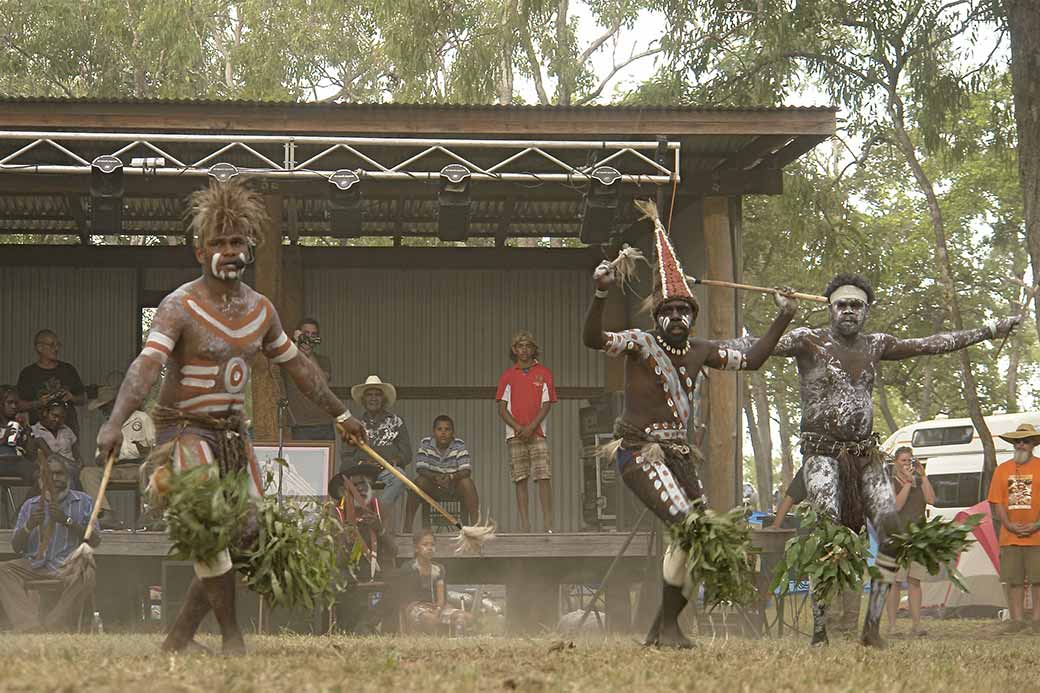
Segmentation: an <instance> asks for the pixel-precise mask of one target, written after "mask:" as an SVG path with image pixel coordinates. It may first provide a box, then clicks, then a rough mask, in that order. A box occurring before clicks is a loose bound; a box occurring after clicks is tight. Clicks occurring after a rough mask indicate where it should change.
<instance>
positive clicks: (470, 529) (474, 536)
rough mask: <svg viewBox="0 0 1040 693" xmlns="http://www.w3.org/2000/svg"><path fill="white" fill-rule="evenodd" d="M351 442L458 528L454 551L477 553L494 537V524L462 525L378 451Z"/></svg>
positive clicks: (341, 430)
mask: <svg viewBox="0 0 1040 693" xmlns="http://www.w3.org/2000/svg"><path fill="white" fill-rule="evenodd" d="M336 427H337V428H338V429H339V430H340V432H341V433H342V432H343V428H342V427H341V426H340V425H339V424H338V423H337V424H336ZM352 442H353V444H354V445H355V446H357V448H358V449H359V450H361V452H363V453H365V454H366V455H367V456H368V457H369V458H371V459H372V460H374V461H375V462H377V463H378V464H379V465H380V466H381V467H383V469H385V470H386V471H388V472H390V473H391V474H393V475H394V476H396V477H397V478H398V479H400V480H401V482H402V483H403V484H404V485H405V486H407V487H408V488H409V489H411V490H412V491H413V492H414V493H415V494H416V495H417V496H419V497H420V498H422V499H423V500H424V501H426V502H427V503H429V504H430V507H431V508H433V509H434V510H436V511H437V512H439V513H440V514H441V515H442V516H444V519H446V520H447V521H448V522H450V523H451V524H452V525H453V526H454V527H455V529H457V530H459V536H458V538H457V540H456V545H455V552H456V553H458V552H460V551H467V552H470V553H479V551H480V547H481V546H483V545H484V543H485V542H487V541H491V540H492V539H494V538H495V526H494V525H493V524H491V525H475V526H467V527H463V526H462V523H461V522H459V520H458V518H457V517H455V516H454V515H452V514H451V513H449V512H448V511H447V510H445V509H444V506H443V505H441V504H440V503H438V502H437V501H435V500H434V499H433V498H431V497H430V496H429V494H428V493H426V492H425V491H423V490H422V489H421V488H419V487H418V486H416V485H415V482H413V481H412V480H411V479H409V478H408V477H407V476H405V475H404V473H403V472H401V470H399V469H398V468H397V467H395V466H394V465H392V464H390V463H389V462H387V461H386V460H384V459H383V458H382V456H380V454H379V453H378V452H376V451H375V450H373V449H372V448H370V447H369V446H368V445H367V444H366V443H363V442H361V441H359V440H356V439H354V440H353V441H352Z"/></svg>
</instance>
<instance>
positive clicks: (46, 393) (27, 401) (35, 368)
mask: <svg viewBox="0 0 1040 693" xmlns="http://www.w3.org/2000/svg"><path fill="white" fill-rule="evenodd" d="M33 346H34V347H35V348H36V357H37V358H36V361H35V362H34V363H30V364H29V365H28V366H26V367H25V368H23V369H22V372H21V373H19V374H18V385H16V387H17V388H18V398H19V400H20V401H19V403H18V407H19V409H21V410H22V411H27V412H29V415H30V419H29V420H30V422H31V423H37V422H38V421H39V419H40V417H41V416H42V411H41V410H42V409H43V407H44V406H46V405H47V404H49V403H50V402H54V401H57V402H61V403H62V404H64V405H65V406H67V407H68V412H67V415H66V417H65V418H66V423H67V424H68V426H69V428H71V429H72V432H73V433H75V434H76V435H79V420H78V419H77V417H76V407H77V406H79V405H81V404H83V403H84V402H86V401H87V395H86V391H85V389H84V387H83V381H82V380H81V379H80V377H79V373H78V372H76V368H75V367H74V366H73V365H72V364H70V363H66V362H64V361H59V360H58V352H60V351H61V340H60V339H58V335H56V334H55V333H54V332H53V331H52V330H40V331H39V332H37V333H36V336H35V337H33Z"/></svg>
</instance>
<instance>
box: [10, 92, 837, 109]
mask: <svg viewBox="0 0 1040 693" xmlns="http://www.w3.org/2000/svg"><path fill="white" fill-rule="evenodd" d="M0 103H48V104H126V105H137V104H140V105H149V104H152V105H164V104H165V105H169V104H195V105H203V106H206V105H210V106H212V105H221V106H229V105H230V106H250V107H252V106H300V107H302V108H308V109H319V110H320V109H333V110H335V109H368V108H378V109H402V108H419V109H427V110H470V111H620V112H636V111H680V112H690V113H778V112H785V111H807V112H813V111H817V112H820V111H822V112H836V111H837V110H838V109H837V108H836V107H834V106H771V107H770V106H747V107H742V106H696V105H684V104H602V105H601V104H588V105H584V106H559V105H549V106H543V105H541V104H510V105H501V104H463V103H429V102H424V103H418V102H406V101H391V102H384V103H362V102H338V103H335V102H334V103H326V102H318V101H290V100H278V99H261V100H247V99H138V98H129V97H118V98H97V97H85V98H71V99H70V98H64V97H52V96H16V95H4V94H0Z"/></svg>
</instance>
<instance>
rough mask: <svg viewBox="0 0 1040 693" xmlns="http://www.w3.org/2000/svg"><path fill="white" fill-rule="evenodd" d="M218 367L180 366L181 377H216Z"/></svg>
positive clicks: (218, 370)
mask: <svg viewBox="0 0 1040 693" xmlns="http://www.w3.org/2000/svg"><path fill="white" fill-rule="evenodd" d="M219 372H220V367H219V366H181V375H216V374H217V373H219Z"/></svg>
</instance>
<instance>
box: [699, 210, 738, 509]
mask: <svg viewBox="0 0 1040 693" xmlns="http://www.w3.org/2000/svg"><path fill="white" fill-rule="evenodd" d="M729 212H730V204H729V199H728V198H726V197H721V196H713V197H706V198H704V203H703V213H704V247H705V256H706V259H707V268H706V271H705V275H704V276H705V277H707V278H710V279H723V280H726V281H735V279H736V278H735V277H734V262H733V236H732V230H731V228H730V214H729ZM707 293H708V305H707V312H708V337H709V338H710V339H714V340H721V339H731V338H733V337H735V336H736V310H737V300H736V291H735V290H734V289H724V288H721V287H709V288H708V292H707ZM708 399H709V406H710V407H711V409H710V412H711V413H710V419H709V424H708V435H707V446H706V448H707V449H706V450H705V457H706V459H707V463H708V466H709V467H710V470H711V471H710V473H709V474H707V475H706V476H707V479H706V484H705V485H706V488H705V493H706V494H707V496H708V501H709V503H710V504H711V507H712V508H714V509H716V510H728V509H729V508H732V507H734V506H735V505H736V504H737V501H738V498H737V479H738V464H739V460H737V436H738V434H739V431H740V425H739V419H738V417H739V414H740V397H739V394H738V391H737V377H736V374H735V373H732V372H725V371H714V372H712V373H711V377H710V378H709V379H708Z"/></svg>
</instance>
